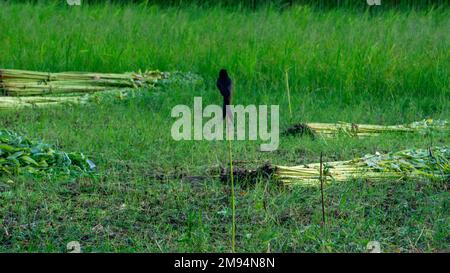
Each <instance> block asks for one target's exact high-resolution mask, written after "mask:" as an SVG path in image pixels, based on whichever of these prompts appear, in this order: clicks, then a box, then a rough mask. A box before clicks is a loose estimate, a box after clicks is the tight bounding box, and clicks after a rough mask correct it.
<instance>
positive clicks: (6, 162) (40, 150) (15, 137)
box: [0, 129, 95, 176]
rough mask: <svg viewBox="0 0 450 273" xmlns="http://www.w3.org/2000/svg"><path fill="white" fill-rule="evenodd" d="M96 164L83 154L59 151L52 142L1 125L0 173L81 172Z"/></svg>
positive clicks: (89, 169) (69, 173)
mask: <svg viewBox="0 0 450 273" xmlns="http://www.w3.org/2000/svg"><path fill="white" fill-rule="evenodd" d="M94 169H95V164H94V163H93V162H92V161H91V160H89V159H88V158H87V157H86V156H85V155H84V154H82V153H78V152H73V153H66V152H64V151H58V150H56V149H55V148H54V147H52V145H50V144H46V143H43V142H41V141H35V140H30V139H27V138H25V137H23V136H21V135H19V134H17V133H15V132H12V131H10V130H6V129H0V176H1V175H5V174H6V175H18V174H24V173H29V174H67V175H80V174H83V173H89V172H92V171H93V170H94Z"/></svg>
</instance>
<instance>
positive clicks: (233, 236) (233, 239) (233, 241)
mask: <svg viewBox="0 0 450 273" xmlns="http://www.w3.org/2000/svg"><path fill="white" fill-rule="evenodd" d="M228 154H229V158H230V180H231V217H232V220H231V221H232V226H231V252H232V253H234V252H235V246H236V204H235V195H234V176H233V155H232V152H231V138H228Z"/></svg>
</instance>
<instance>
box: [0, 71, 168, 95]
mask: <svg viewBox="0 0 450 273" xmlns="http://www.w3.org/2000/svg"><path fill="white" fill-rule="evenodd" d="M165 76H166V74H165V73H163V72H159V71H145V72H140V71H139V72H138V73H134V72H128V73H123V74H115V73H90V72H60V73H46V72H36V71H26V70H15V69H0V90H1V92H2V93H3V95H5V96H37V95H39V96H42V95H48V94H64V93H90V92H99V91H105V90H111V89H120V88H139V87H153V86H154V85H155V84H156V83H157V82H158V81H159V80H162V79H164V78H165Z"/></svg>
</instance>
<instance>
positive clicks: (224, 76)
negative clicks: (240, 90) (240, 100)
mask: <svg viewBox="0 0 450 273" xmlns="http://www.w3.org/2000/svg"><path fill="white" fill-rule="evenodd" d="M216 85H217V88H218V89H219V91H220V94H221V95H222V97H223V107H222V115H223V118H225V117H227V116H228V118H230V119H231V118H232V114H231V111H230V109H229V107H227V106H228V105H231V102H232V99H233V82H232V81H231V79H230V77H229V76H228V73H227V70H225V69H221V70H220V72H219V78H218V79H217V83H216Z"/></svg>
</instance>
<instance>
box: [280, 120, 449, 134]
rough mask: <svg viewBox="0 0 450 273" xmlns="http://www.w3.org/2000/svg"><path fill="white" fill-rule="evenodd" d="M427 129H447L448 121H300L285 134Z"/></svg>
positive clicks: (422, 130)
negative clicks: (366, 122)
mask: <svg viewBox="0 0 450 273" xmlns="http://www.w3.org/2000/svg"><path fill="white" fill-rule="evenodd" d="M428 130H438V131H449V132H450V123H449V122H448V121H446V120H432V119H426V120H423V121H418V122H413V123H411V124H401V125H371V124H355V123H347V122H338V123H302V124H296V125H294V126H292V127H290V128H288V129H287V130H286V131H285V132H284V134H285V135H312V136H317V135H318V136H323V137H334V136H337V135H339V134H344V135H348V136H356V137H368V136H378V135H380V134H383V133H395V132H397V133H414V132H416V133H417V132H427V131H428Z"/></svg>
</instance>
